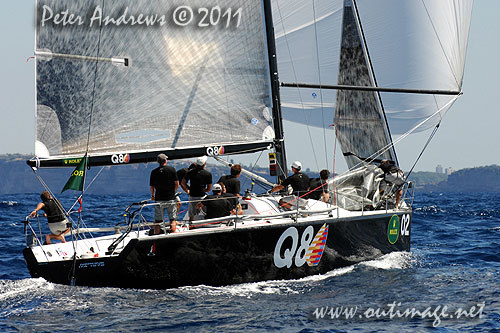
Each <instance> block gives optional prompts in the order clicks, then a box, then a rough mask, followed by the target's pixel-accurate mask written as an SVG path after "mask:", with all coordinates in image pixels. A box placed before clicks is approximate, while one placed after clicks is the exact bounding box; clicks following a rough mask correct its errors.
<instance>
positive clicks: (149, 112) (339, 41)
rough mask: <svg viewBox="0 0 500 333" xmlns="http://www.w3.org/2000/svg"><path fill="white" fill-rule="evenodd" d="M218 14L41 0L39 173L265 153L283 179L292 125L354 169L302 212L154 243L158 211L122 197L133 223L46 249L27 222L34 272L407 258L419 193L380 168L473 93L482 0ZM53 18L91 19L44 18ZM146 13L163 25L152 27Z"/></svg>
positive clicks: (220, 7)
mask: <svg viewBox="0 0 500 333" xmlns="http://www.w3.org/2000/svg"><path fill="white" fill-rule="evenodd" d="M208 3H209V4H210V7H207V6H208ZM208 3H207V2H206V1H198V0H195V1H190V3H189V6H186V5H181V4H178V5H177V4H173V3H172V2H171V1H155V2H151V1H145V0H143V1H137V0H134V1H132V0H120V1H116V0H115V1H106V0H99V1H97V0H96V1H88V0H77V1H75V0H73V1H56V0H38V1H37V19H36V22H37V24H36V37H35V39H36V46H35V56H36V87H37V89H36V92H37V99H36V100H37V105H36V115H35V117H36V129H35V133H36V135H35V140H36V142H35V156H34V157H33V158H32V159H30V160H29V161H27V163H28V165H29V166H30V167H31V168H32V169H33V171H34V172H35V174H36V175H37V176H39V174H38V172H37V171H38V170H39V169H40V168H46V167H53V168H54V167H55V168H68V167H70V168H71V167H75V166H79V165H83V168H80V169H79V170H84V169H85V168H97V167H106V166H114V167H120V165H127V164H133V163H148V162H153V161H156V156H157V155H158V154H160V153H164V154H166V155H167V156H168V157H169V160H177V159H194V158H197V157H200V156H209V157H213V158H214V159H216V160H218V161H222V162H223V163H224V157H226V156H233V155H237V154H248V153H252V152H259V151H269V152H271V155H270V156H272V158H271V159H270V162H271V166H272V168H271V171H272V172H273V175H275V179H276V181H275V183H276V184H279V183H281V182H282V181H283V180H284V179H285V177H286V175H287V167H288V163H287V159H286V152H287V150H286V146H285V141H286V126H285V124H286V123H287V122H297V123H301V124H303V125H305V126H307V127H308V128H309V129H310V128H313V130H315V129H317V128H319V129H320V130H321V131H334V133H335V140H334V142H329V143H328V144H329V145H330V146H332V147H334V146H336V145H338V146H339V147H340V148H341V150H342V152H343V155H344V157H345V159H346V162H347V165H348V167H349V171H348V172H346V173H344V174H342V175H337V176H335V177H333V178H332V179H329V180H328V182H327V183H325V188H326V190H327V191H328V192H329V194H330V199H329V200H328V201H327V202H324V201H318V200H314V199H305V197H304V198H301V199H302V200H303V201H301V204H300V205H299V204H298V202H299V201H298V200H297V201H296V202H297V204H296V205H295V207H294V208H292V209H291V210H289V209H285V208H284V207H281V205H280V204H279V201H280V199H281V198H282V197H284V196H287V195H288V193H286V192H284V193H280V194H278V195H275V194H271V193H264V194H260V195H259V194H255V193H252V192H251V191H247V192H246V193H245V195H243V196H242V197H240V198H239V202H240V204H241V207H242V211H243V214H242V215H233V216H228V217H224V218H216V219H201V220H200V219H197V220H196V221H195V222H194V223H193V224H192V225H190V226H189V227H187V226H185V227H182V226H181V227H179V228H178V229H179V232H176V233H169V234H160V235H150V234H149V229H150V228H151V226H152V225H153V223H151V221H147V217H146V216H147V214H144V212H145V211H146V210H148V209H152V208H153V207H154V205H155V204H154V202H151V201H148V200H144V201H142V202H136V203H124V207H127V208H126V209H125V213H126V216H127V225H126V226H125V227H123V226H120V225H119V224H118V222H121V221H116V222H117V223H116V225H113V226H111V227H110V228H83V227H82V228H77V227H75V226H77V225H80V223H78V224H77V223H73V226H74V227H73V228H72V233H71V235H72V236H71V238H72V240H71V242H67V243H58V244H49V245H44V244H42V242H41V239H39V238H38V237H37V234H38V233H37V231H36V230H35V229H36V227H35V224H34V223H31V221H30V219H29V218H27V219H26V223H25V226H26V227H25V231H26V238H27V246H26V248H25V249H24V250H23V254H24V257H25V260H26V263H27V266H28V269H29V271H30V274H31V276H33V277H43V278H45V279H46V280H48V281H51V282H55V283H61V284H71V285H84V286H113V287H127V288H172V287H178V286H183V285H199V284H206V285H215V286H218V285H227V284H235V283H245V282H254V281H263V280H271V279H272V280H276V279H295V278H301V277H304V276H308V275H314V274H323V273H326V272H328V271H331V270H332V269H335V268H338V267H343V266H347V265H352V264H355V263H357V262H360V261H363V260H368V259H373V258H377V257H379V256H381V255H383V254H387V253H390V252H394V251H409V250H410V239H411V218H412V208H411V204H412V193H413V192H412V188H411V186H410V184H409V183H408V182H402V183H401V184H395V183H394V184H392V185H391V184H390V182H389V184H386V186H385V187H384V188H381V183H384V182H385V183H388V182H387V178H386V176H387V175H385V174H384V171H383V170H382V169H381V168H380V167H379V166H378V165H379V164H380V162H381V161H390V163H392V165H394V166H395V167H397V166H398V165H399V162H398V159H397V155H396V149H395V147H396V144H397V142H398V141H399V140H402V139H404V138H405V137H406V136H407V135H408V134H411V133H413V132H416V131H421V130H425V129H429V128H435V129H437V127H438V126H439V124H440V122H441V119H442V117H443V116H444V114H445V113H446V112H447V111H448V109H449V108H450V107H451V105H452V104H453V102H454V101H455V100H456V99H457V98H458V96H460V95H461V93H462V92H461V86H462V77H463V70H464V66H465V53H466V46H467V36H468V27H469V22H470V15H471V10H472V1H469V0H419V1H416V0H410V1H404V2H403V1H396V0H379V1H373V0H370V1H366V0H365V1H362V0H334V1H332V0H330V1H324V0H313V1H303V0H302V1H300V0H286V1H285V0H277V1H273V2H272V3H271V1H270V0H251V1H247V0H245V1H243V0H231V1H230V0H213V1H209V2H208ZM48 9H50V12H51V13H63V12H65V13H72V14H74V15H75V17H79V18H80V19H79V20H76V21H75V22H73V23H74V24H70V23H67V24H63V23H61V22H56V21H55V20H53V21H52V23H51V24H49V23H48V22H45V21H46V20H45V17H44V15H46V13H48V12H49V11H48ZM181 10H182V11H183V13H184V14H182V15H180V14H179V13H180V11H181ZM96 12H97V13H99V15H101V16H102V17H107V18H108V20H107V21H106V20H101V21H99V22H100V24H95V21H92V20H91V19H90V18H89V17H87V16H88V15H89V14H88V13H94V14H95V13H96ZM80 14H81V15H80ZM141 14H143V15H146V16H147V17H149V18H151V19H150V21H147V23H144V22H146V21H144V19H143V23H144V25H142V26H139V25H140V24H139V23H138V22H140V20H139V16H140V15H141ZM85 15H87V16H85ZM148 15H149V16H148ZM155 15H156V16H155ZM92 17H93V16H92ZM131 17H133V18H134V20H132V19H131ZM154 17H156V19H157V21H155V23H153V21H154V20H153V18H154ZM158 17H159V18H160V19H158ZM111 18H115V19H111ZM119 18H123V19H121V21H120V19H119ZM90 21H92V22H94V24H93V25H90V24H89V22H90ZM105 22H107V24H106V23H105ZM131 22H135V24H132V23H131ZM80 23H81V24H80ZM432 133H435V131H433V132H432ZM298 134H300V133H294V135H298ZM393 135H399V137H398V138H397V139H395V140H394V139H393ZM325 143H326V140H325ZM311 144H312V145H319V143H315V142H312V143H311ZM417 154H418V152H417ZM82 163H83V164H82ZM226 163H227V162H226ZM77 169H78V167H77ZM77 174H79V173H77ZM82 174H84V172H83V173H82ZM246 174H247V175H249V177H251V178H252V179H254V180H256V181H259V182H260V183H262V184H264V186H265V185H267V186H269V188H271V187H272V186H273V185H274V184H273V183H269V182H268V181H266V180H265V179H261V178H259V177H258V176H257V175H253V174H251V173H249V172H246ZM42 183H43V180H42ZM48 190H50V189H48ZM311 190H314V189H311ZM84 193H85V189H84V188H83V189H82V195H83V194H84ZM396 193H403V198H402V200H401V202H396V199H395V197H396ZM306 194H307V193H306ZM67 218H68V219H69V220H73V219H76V217H74V216H71V214H69V213H67Z"/></svg>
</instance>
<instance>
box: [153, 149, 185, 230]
mask: <svg viewBox="0 0 500 333" xmlns="http://www.w3.org/2000/svg"><path fill="white" fill-rule="evenodd" d="M167 159H168V157H167V155H165V154H159V155H158V156H157V157H156V160H157V162H158V164H160V166H159V167H157V168H156V169H154V170H153V171H151V176H150V178H149V185H150V187H151V199H152V200H154V201H155V202H156V205H155V223H156V225H155V226H154V234H155V235H158V234H159V233H160V232H161V227H160V225H159V223H162V224H163V220H164V215H165V209H166V210H167V214H168V219H169V220H170V232H175V231H176V227H177V203H176V201H175V193H176V191H177V189H178V188H179V180H178V179H177V172H176V171H175V169H174V168H173V167H171V166H167Z"/></svg>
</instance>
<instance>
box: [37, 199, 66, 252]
mask: <svg viewBox="0 0 500 333" xmlns="http://www.w3.org/2000/svg"><path fill="white" fill-rule="evenodd" d="M40 198H41V199H42V202H40V203H39V204H38V205H37V206H36V208H35V210H34V211H32V212H31V214H30V216H31V217H35V216H36V214H37V212H38V211H39V210H40V209H43V211H44V212H45V213H44V214H43V215H44V216H45V217H47V222H48V224H49V229H50V232H51V234H50V235H46V236H45V240H46V242H47V244H52V239H57V240H60V241H61V242H63V243H66V239H65V238H64V235H65V234H67V233H68V232H69V230H70V228H69V227H68V220H67V219H66V217H65V216H64V212H63V210H62V205H61V203H60V202H59V200H57V199H55V198H53V197H52V195H50V193H49V191H43V192H42V194H40Z"/></svg>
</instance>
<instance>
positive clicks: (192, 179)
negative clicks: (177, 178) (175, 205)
mask: <svg viewBox="0 0 500 333" xmlns="http://www.w3.org/2000/svg"><path fill="white" fill-rule="evenodd" d="M184 178H185V179H186V182H188V181H189V195H190V196H192V197H202V196H204V195H205V189H206V188H207V185H208V184H212V174H211V173H210V172H208V171H207V170H205V169H200V168H199V167H196V168H194V169H192V170H189V171H188V173H187V174H186V177H184Z"/></svg>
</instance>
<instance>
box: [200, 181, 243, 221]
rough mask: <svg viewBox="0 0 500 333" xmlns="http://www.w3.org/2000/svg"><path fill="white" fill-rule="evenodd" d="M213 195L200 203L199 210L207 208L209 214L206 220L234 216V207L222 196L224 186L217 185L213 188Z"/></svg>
mask: <svg viewBox="0 0 500 333" xmlns="http://www.w3.org/2000/svg"><path fill="white" fill-rule="evenodd" d="M212 193H213V194H212V195H207V196H206V197H205V198H204V199H203V201H201V202H200V203H198V205H197V208H198V209H201V208H202V207H203V206H205V207H206V209H207V213H206V215H205V218H207V219H215V218H218V217H225V216H229V215H231V214H234V213H235V212H234V209H233V205H232V204H231V202H230V201H229V200H228V199H226V198H224V197H223V196H222V186H221V185H220V184H215V185H214V186H213V188H212Z"/></svg>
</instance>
